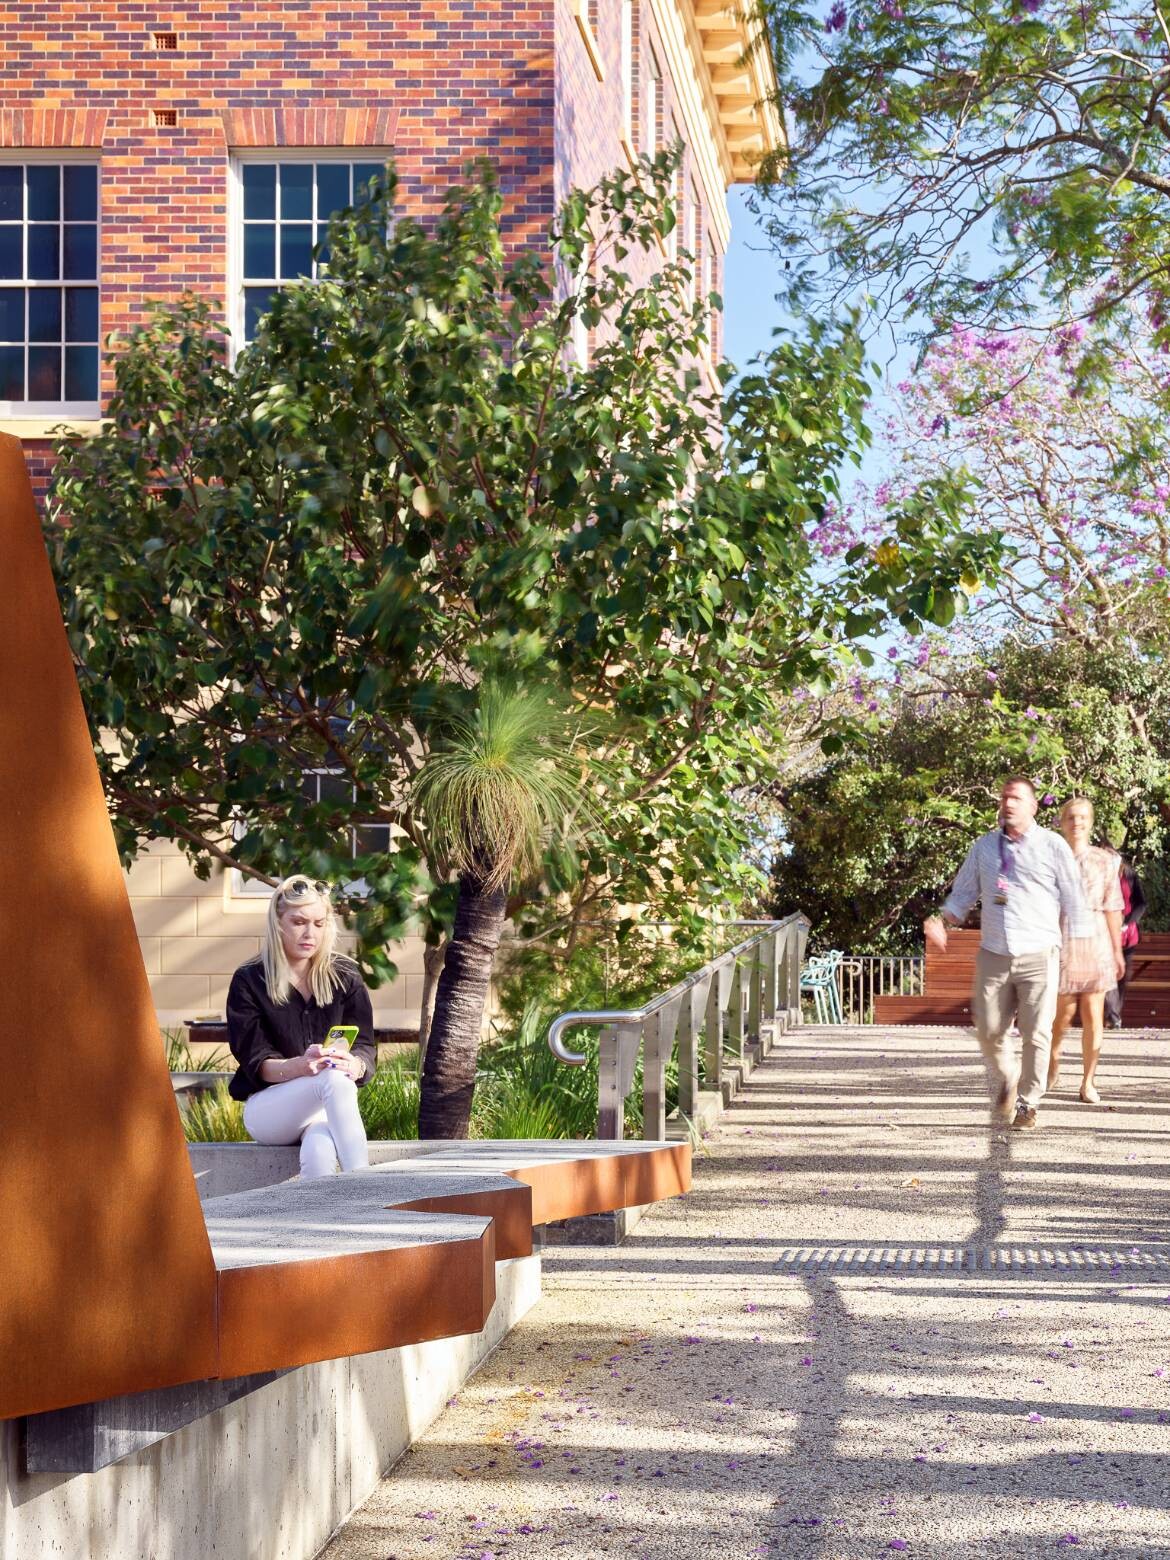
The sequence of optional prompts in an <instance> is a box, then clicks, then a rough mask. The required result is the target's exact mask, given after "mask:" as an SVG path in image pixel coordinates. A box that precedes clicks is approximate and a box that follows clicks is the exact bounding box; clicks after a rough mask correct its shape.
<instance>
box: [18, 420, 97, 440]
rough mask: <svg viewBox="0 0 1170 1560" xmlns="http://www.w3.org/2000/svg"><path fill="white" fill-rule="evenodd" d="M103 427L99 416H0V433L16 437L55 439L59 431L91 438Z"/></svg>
mask: <svg viewBox="0 0 1170 1560" xmlns="http://www.w3.org/2000/svg"><path fill="white" fill-rule="evenodd" d="M104 427H105V422H104V421H103V420H102V418H100V417H70V416H68V415H67V414H65V415H62V416H59V417H0V433H10V434H14V435H15V436H16V438H18V439H55V438H56V437H57V435H58V434H60V433H70V434H76V435H78V436H79V437H80V438H83V439H92V438H93V437H94V435H95V434H99V433H101V431H102V429H103V428H104Z"/></svg>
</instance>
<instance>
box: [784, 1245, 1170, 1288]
mask: <svg viewBox="0 0 1170 1560" xmlns="http://www.w3.org/2000/svg"><path fill="white" fill-rule="evenodd" d="M776 1268H777V1269H778V1270H779V1271H780V1272H781V1273H837V1274H849V1273H882V1274H889V1273H960V1274H961V1273H996V1274H1009V1273H1044V1274H1047V1275H1048V1276H1050V1277H1059V1276H1060V1275H1061V1274H1062V1273H1063V1274H1068V1275H1069V1276H1071V1277H1074V1278H1086V1277H1089V1276H1091V1275H1096V1276H1098V1277H1100V1278H1103V1279H1118V1278H1138V1277H1150V1278H1156V1279H1161V1280H1163V1281H1164V1280H1166V1279H1167V1278H1170V1247H1165V1246H1127V1247H1125V1248H1124V1250H1122V1249H1116V1250H1113V1249H1110V1248H1107V1247H1099V1246H839V1247H829V1246H790V1247H788V1249H787V1250H785V1251H782V1252H781V1253H780V1255H779V1257H777V1258H776Z"/></svg>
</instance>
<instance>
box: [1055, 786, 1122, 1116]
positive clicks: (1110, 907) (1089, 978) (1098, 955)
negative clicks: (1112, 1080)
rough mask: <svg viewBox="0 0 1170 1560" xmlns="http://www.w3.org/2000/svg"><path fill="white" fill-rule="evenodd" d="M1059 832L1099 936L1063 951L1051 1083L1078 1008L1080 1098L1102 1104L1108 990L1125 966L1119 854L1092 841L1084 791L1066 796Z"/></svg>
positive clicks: (1068, 944)
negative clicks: (1099, 1074)
mask: <svg viewBox="0 0 1170 1560" xmlns="http://www.w3.org/2000/svg"><path fill="white" fill-rule="evenodd" d="M1060 832H1061V833H1062V834H1063V835H1064V837H1065V839H1066V840H1067V841H1068V843H1069V846H1070V848H1071V850H1072V853H1073V855H1074V856H1075V857H1076V858H1077V865H1078V866H1079V867H1080V869H1081V882H1082V884H1083V885H1084V889H1085V900H1086V902H1087V904H1088V906H1089V909H1090V910H1092V911H1093V914H1094V919H1095V920H1096V922H1097V933H1096V936H1095V937H1092V938H1081V939H1078V940H1076V941H1072V940H1070V939H1069V938H1067V937H1066V938H1065V942H1064V945H1063V947H1062V948H1061V951H1060V995H1059V996H1058V997H1057V999H1056V1021H1055V1023H1054V1024H1053V1026H1052V1051H1051V1054H1050V1057H1049V1062H1048V1087H1049V1089H1054V1088H1055V1087H1056V1084H1057V1081H1058V1079H1059V1076H1060V1048H1061V1045H1062V1044H1063V1042H1064V1037H1065V1035H1066V1033H1067V1032H1068V1027H1069V1025H1070V1024H1071V1023H1072V1021H1073V1017H1074V1015H1075V1014H1076V1013H1077V1010H1078V1009H1079V1010H1080V1017H1081V1049H1082V1052H1083V1057H1084V1076H1083V1077H1082V1079H1081V1099H1082V1100H1083V1101H1084V1103H1085V1104H1086V1105H1099V1104H1100V1103H1101V1096H1100V1094H1099V1093H1098V1092H1097V1085H1096V1082H1095V1076H1096V1072H1097V1062H1098V1060H1099V1058H1100V1056H1101V1034H1102V1031H1103V1029H1104V1023H1105V993H1106V992H1107V991H1112V990H1113V987H1114V986H1115V985H1116V984H1117V982H1118V980H1119V979H1120V978H1121V976H1122V975H1123V974H1124V972H1125V959H1124V957H1123V955H1122V951H1121V918H1122V911H1123V908H1124V906H1123V902H1122V898H1121V879H1120V875H1119V872H1118V858H1117V857H1116V856H1115V855H1112V854H1111V853H1110V852H1109V851H1107V850H1102V849H1101V848H1100V847H1099V846H1096V845H1092V844H1090V840H1091V839H1092V836H1093V804H1092V802H1090V801H1087V800H1086V798H1085V797H1083V796H1074V797H1073V798H1072V799H1071V800H1070V801H1067V802H1065V804H1064V806H1063V807H1062V808H1061V812H1060Z"/></svg>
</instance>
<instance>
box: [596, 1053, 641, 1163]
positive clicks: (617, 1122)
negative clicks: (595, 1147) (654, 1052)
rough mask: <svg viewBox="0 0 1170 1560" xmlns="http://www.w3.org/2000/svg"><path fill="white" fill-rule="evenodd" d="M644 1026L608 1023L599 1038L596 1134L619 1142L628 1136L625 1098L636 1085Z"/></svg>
mask: <svg viewBox="0 0 1170 1560" xmlns="http://www.w3.org/2000/svg"><path fill="white" fill-rule="evenodd" d="M641 1040H642V1029H641V1026H640V1025H639V1026H638V1027H637V1028H631V1027H628V1026H626V1025H622V1026H617V1025H614V1026H609V1025H607V1026H606V1027H605V1028H604V1029H603V1030H602V1031H601V1034H600V1036H599V1037H598V1067H597V1136H598V1137H599V1138H603V1139H605V1140H607V1141H613V1142H620V1141H621V1139H622V1138H623V1137H624V1136H625V1125H626V1111H625V1105H626V1100H627V1098H628V1097H629V1093H630V1090H631V1089H632V1088H633V1087H634V1069H635V1067H636V1066H637V1063H638V1048H639V1045H640V1044H641Z"/></svg>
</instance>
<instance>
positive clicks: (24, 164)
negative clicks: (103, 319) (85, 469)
mask: <svg viewBox="0 0 1170 1560" xmlns="http://www.w3.org/2000/svg"><path fill="white" fill-rule="evenodd" d="M98 288H99V276H98V165H97V162H96V161H94V160H93V159H92V158H90V159H84V158H75V157H65V156H62V155H61V154H60V153H56V154H54V155H52V156H51V157H50V156H45V155H39V156H38V155H37V154H34V153H26V152H22V153H19V154H17V153H13V154H4V156H3V160H0V416H10V417H13V416H15V417H37V416H42V417H43V416H49V417H52V416H63V417H70V416H72V417H93V416H96V415H97V414H98V412H99V411H100V393H101V392H100V389H99V383H98V375H99V363H100V350H99V343H100V341H101V337H100V335H99V306H98Z"/></svg>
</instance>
